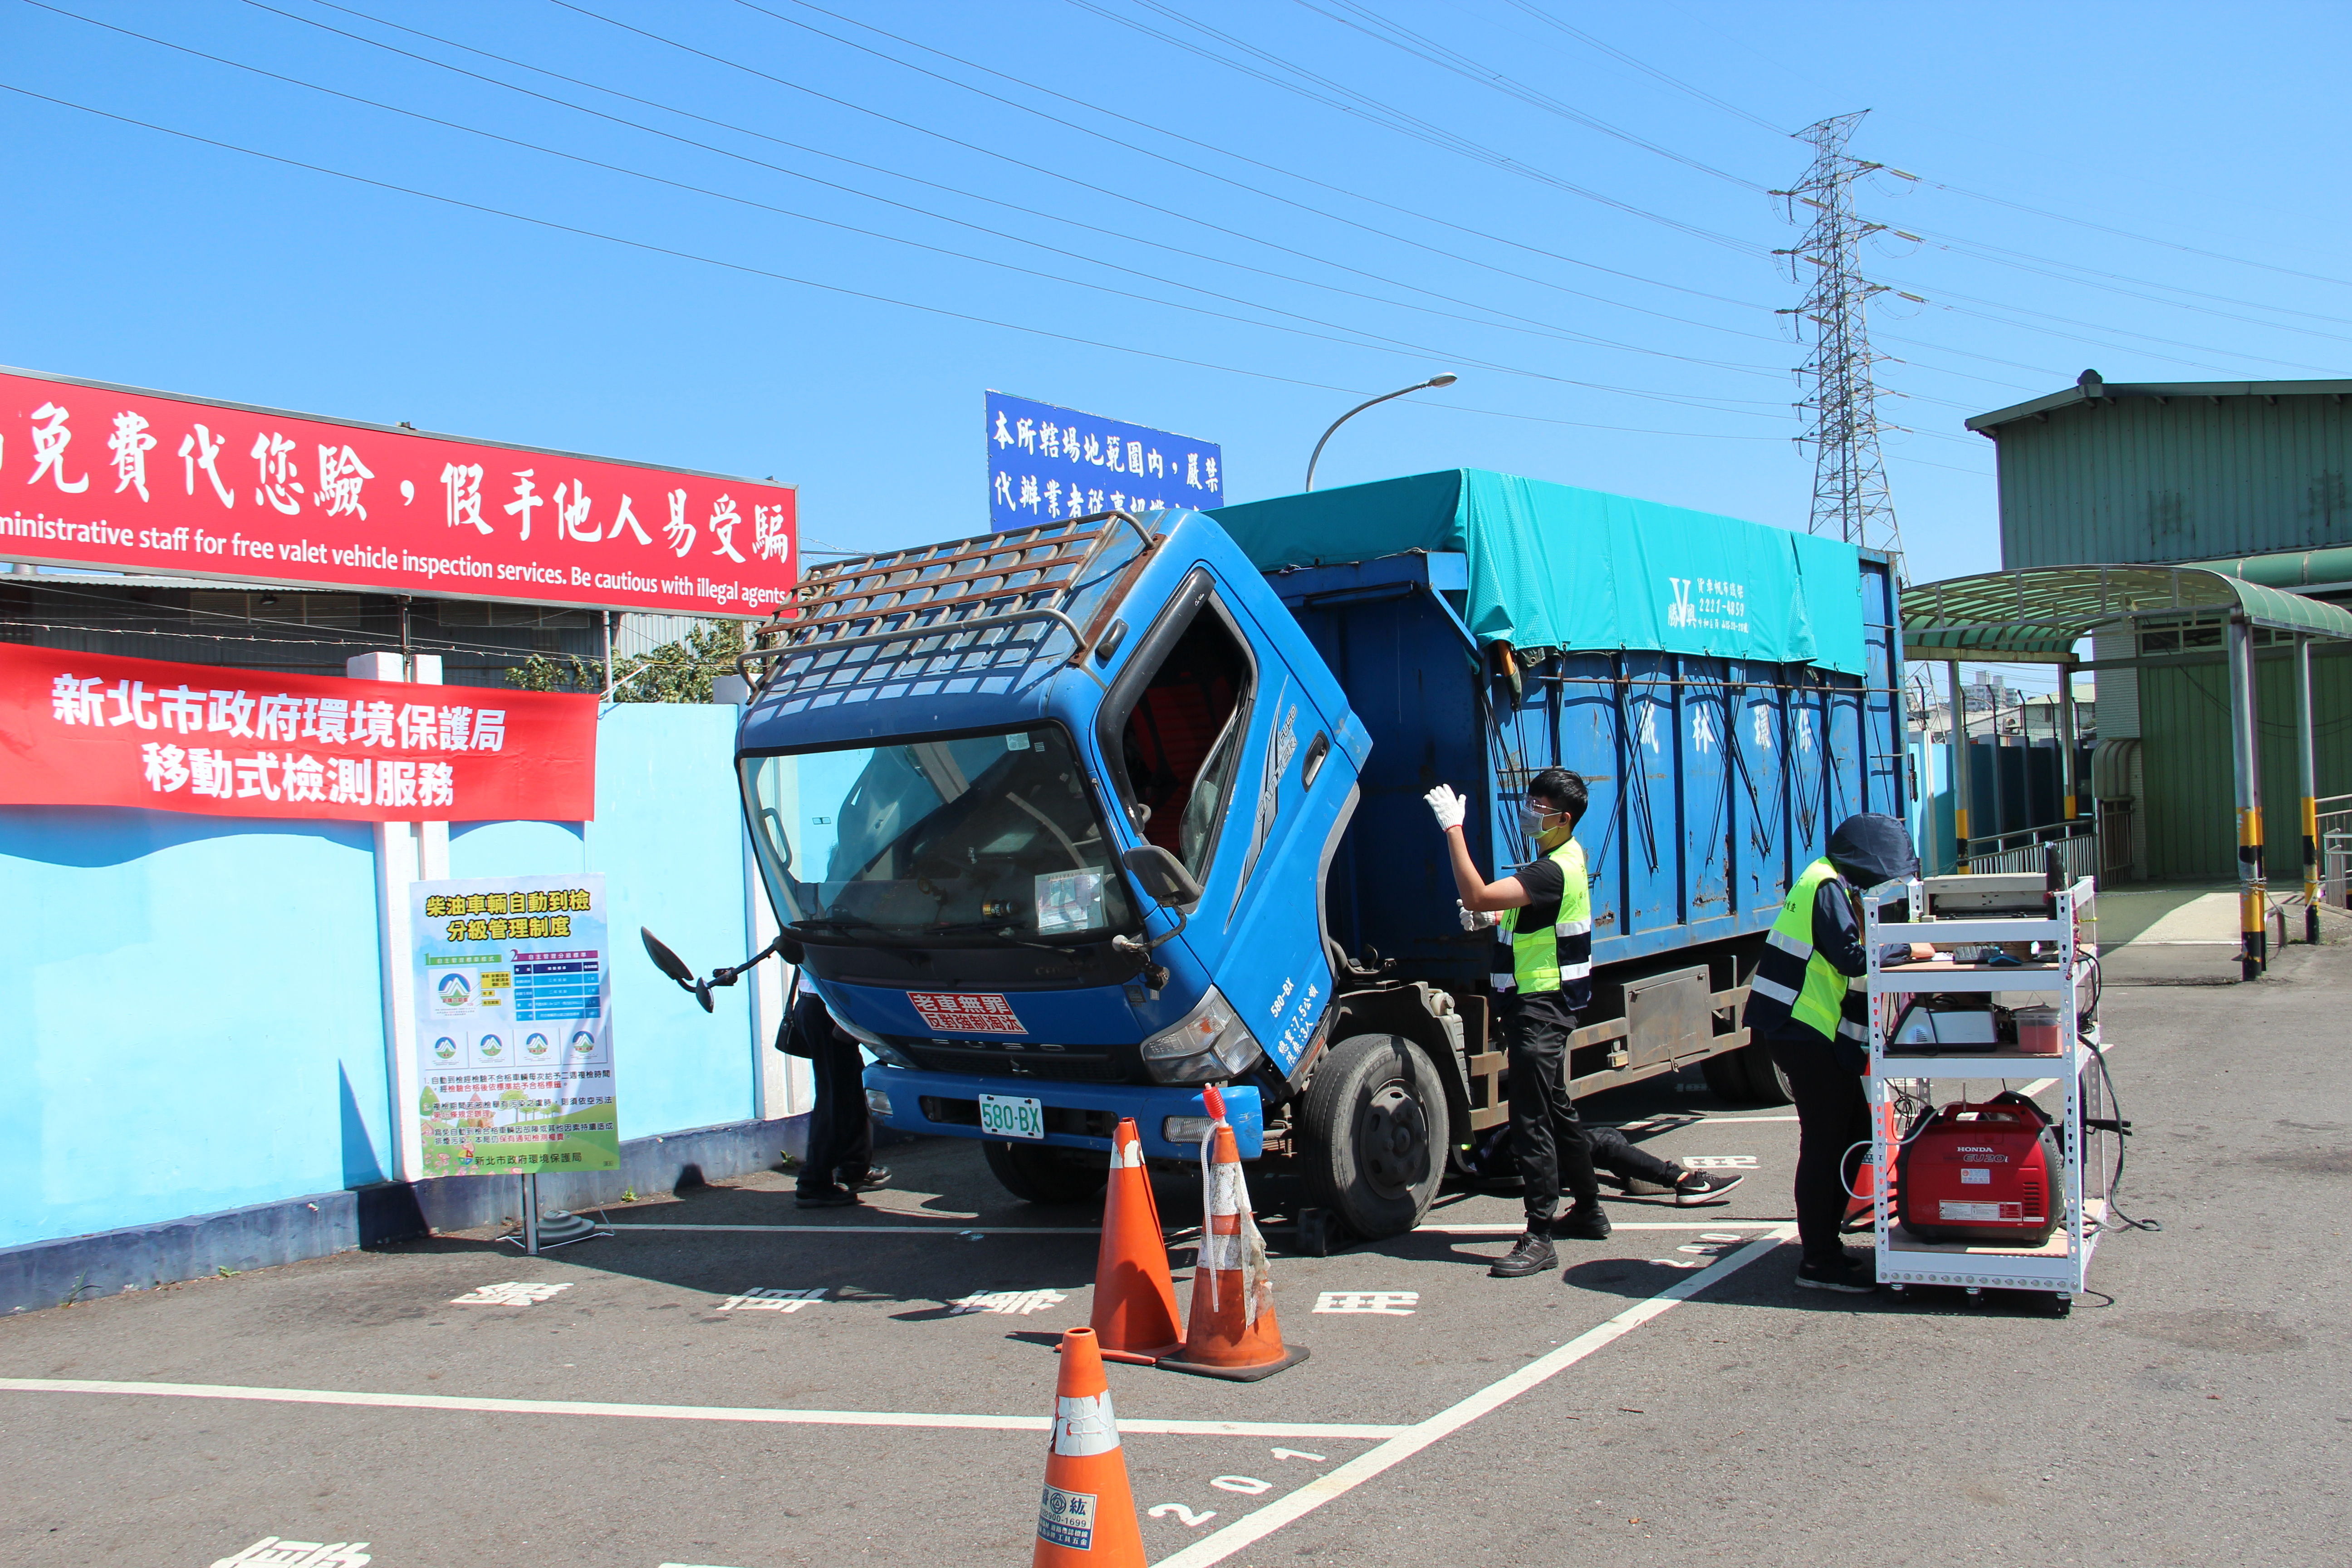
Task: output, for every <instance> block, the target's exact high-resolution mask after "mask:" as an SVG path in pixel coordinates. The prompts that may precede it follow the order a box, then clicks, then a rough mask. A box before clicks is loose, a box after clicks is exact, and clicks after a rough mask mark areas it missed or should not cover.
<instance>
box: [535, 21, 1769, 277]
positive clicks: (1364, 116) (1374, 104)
mask: <svg viewBox="0 0 2352 1568" xmlns="http://www.w3.org/2000/svg"><path fill="white" fill-rule="evenodd" d="M558 3H559V4H560V3H562V0H558ZM735 3H736V4H737V5H743V6H747V7H749V8H750V9H751V10H754V11H759V10H761V9H762V7H761V6H759V5H753V4H752V0H735ZM1135 3H1136V4H1137V5H1142V6H1144V7H1145V8H1146V9H1148V10H1150V11H1154V12H1156V13H1158V14H1159V15H1160V16H1165V17H1167V18H1168V19H1169V20H1170V21H1172V22H1177V23H1180V24H1181V25H1182V26H1187V27H1191V28H1192V29H1193V30H1194V31H1195V32H1199V33H1204V34H1206V35H1208V36H1209V37H1213V38H1215V39H1217V40H1218V41H1220V42H1222V43H1224V44H1227V45H1229V46H1231V47H1234V48H1236V49H1239V50H1241V51H1242V52H1243V53H1244V54H1247V55H1250V56H1252V57H1254V58H1257V59H1261V60H1264V61H1265V62H1267V63H1268V64H1271V65H1274V66H1276V67H1279V68H1281V69H1283V70H1286V71H1288V72H1290V73H1291V74H1292V75H1294V76H1297V77H1299V78H1301V79H1304V80H1307V81H1311V82H1315V83H1318V85H1320V86H1322V87H1324V88H1326V89H1329V90H1330V91H1333V92H1337V93H1339V94H1341V95H1343V96H1344V97H1345V98H1347V99H1350V100H1354V103H1353V104H1350V103H1341V102H1334V101H1333V100H1330V99H1328V98H1323V97H1319V96H1318V95H1317V94H1316V93H1314V92H1312V91H1310V90H1308V89H1306V88H1304V87H1301V86H1299V85H1298V84H1297V83H1296V82H1288V81H1284V80H1282V79H1279V78H1277V77H1273V76H1268V75H1267V74H1265V72H1263V71H1259V70H1254V69H1252V68H1249V67H1248V66H1245V65H1242V64H1239V63H1237V62H1235V61H1234V60H1231V59H1227V58H1224V57H1223V56H1221V55H1218V54H1216V53H1214V52H1213V51H1211V50H1208V49H1205V48H1202V47H1201V46H1199V45H1197V44H1192V43H1188V42H1187V41H1185V40H1184V39H1182V38H1180V37H1175V36H1174V35H1172V34H1169V33H1163V32H1161V31H1160V30H1159V29H1158V28H1156V27H1153V26H1149V25H1148V24H1146V23H1142V22H1139V21H1137V20H1135V19H1134V18H1133V17H1130V16H1120V15H1118V13H1117V12H1114V11H1111V10H1109V9H1108V8H1106V7H1104V6H1102V5H1097V3H1096V0H1069V4H1070V5H1075V6H1076V7H1077V8H1078V9H1080V10H1082V11H1087V12H1091V13H1093V14H1094V15H1095V16H1100V17H1102V18H1103V19H1104V20H1105V21H1109V22H1116V23H1118V25H1119V26H1123V27H1129V28H1132V29H1134V30H1135V31H1136V32H1139V33H1141V34H1143V35H1144V36H1145V37H1150V38H1157V39H1159V40H1160V42H1161V43H1164V44H1168V45H1171V46H1172V47H1176V48H1180V49H1183V50H1186V51H1187V52H1189V53H1192V54H1195V55H1198V56H1200V57H1201V58H1203V59H1206V60H1212V61H1214V62H1215V63H1216V64H1218V65H1222V66H1224V67H1226V68H1228V69H1231V70H1235V71H1239V72H1241V73H1242V74H1243V75H1244V76H1249V77H1254V78H1255V79H1258V80H1260V81H1263V82H1265V83H1266V84H1268V85H1269V86H1272V87H1277V88H1280V89H1283V90H1285V91H1286V92H1292V93H1296V94H1297V95H1298V96H1299V97H1301V98H1304V99H1306V100H1308V101H1309V102H1312V103H1319V104H1321V105H1323V106H1324V107H1325V108H1327V109H1336V110H1339V111H1340V112H1341V113H1343V114H1348V115H1351V116H1353V117H1355V118H1356V119H1359V120H1361V121H1365V122H1366V123H1368V124H1372V125H1378V126H1380V127H1381V129H1383V130H1386V131H1391V132H1397V133H1398V134H1400V135H1403V136H1409V137H1412V139H1413V140H1415V141H1418V142H1427V143H1428V144H1429V145H1431V146H1433V147H1436V148H1438V149H1439V150H1441V151H1443V152H1447V153H1454V154H1455V155H1456V156H1458V157H1462V158H1465V159H1467V160H1469V161H1470V162H1472V163H1484V164H1486V165H1487V166H1488V167H1490V168H1495V169H1499V170H1501V171H1502V172H1503V173H1505V174H1517V175H1518V176H1519V177H1520V178H1521V179H1525V180H1529V181H1532V182H1534V183H1536V184H1541V185H1548V186H1551V187H1553V188H1555V189H1558V190H1561V191H1565V192H1567V193H1568V194H1569V195H1573V196H1580V197H1582V198H1583V199H1584V200H1586V201H1589V202H1593V203H1596V204H1598V205H1601V206H1606V207H1613V208H1615V209H1616V210H1617V211H1619V212H1622V213H1625V214H1627V215H1629V216H1633V217H1638V218H1641V219H1643V220H1644V221H1646V222H1649V223H1654V224H1658V225H1660V226H1664V227H1666V228H1671V229H1675V230H1678V231H1680V232H1682V233H1684V234H1687V235H1689V236H1691V237H1694V238H1696V239H1704V240H1706V241H1708V242H1709V243H1710V244H1715V245H1720V246H1723V247H1727V248H1728V249H1731V250H1736V251H1740V252H1743V253H1745V254H1748V255H1751V256H1759V257H1760V256H1763V255H1764V254H1765V253H1766V252H1767V251H1768V250H1769V247H1767V246H1761V245H1759V244H1757V243H1756V242H1755V241H1753V240H1747V239H1741V238H1739V237H1738V236H1736V235H1728V234H1724V233H1721V232H1720V231H1718V230H1716V229H1711V228H1704V227H1701V226H1698V225H1696V224H1690V223H1685V222H1683V221H1682V220H1681V219H1680V218H1674V217H1668V216H1666V215H1664V213H1656V212H1652V211H1650V210H1649V209H1648V208H1647V207H1640V206H1635V205H1633V203H1631V202H1625V201H1620V200H1619V199H1618V198H1616V197H1615V196H1611V195H1603V194H1602V193H1601V192H1599V191H1595V190H1591V189H1590V188H1588V187H1586V186H1583V185H1579V184H1574V183H1572V182H1570V181H1568V180H1564V179H1561V178H1560V177H1559V175H1557V174H1551V173H1550V172H1549V171H1547V170H1543V169H1538V168H1537V167H1535V166H1534V165H1532V164H1529V163H1521V162H1520V161H1519V160H1518V159H1517V158H1514V157H1512V156H1511V155H1510V154H1508V153H1501V152H1497V151H1496V150H1495V149H1493V148H1491V147H1487V146H1485V145H1484V144H1482V143H1480V142H1473V141H1471V140H1470V139H1469V138H1467V137H1465V136H1462V135H1459V134H1457V133H1455V132H1450V131H1447V130H1445V129H1444V127H1442V126H1438V125H1435V124H1433V123H1432V122H1430V121H1426V120H1423V119H1421V118H1420V117H1419V116H1417V115H1410V114H1406V113H1404V112H1403V111H1402V110H1398V109H1395V108H1393V107H1392V106H1391V105H1389V104H1387V103H1385V102H1383V101H1382V100H1380V99H1379V98H1378V97H1376V96H1374V95H1371V94H1367V93H1360V92H1358V91H1356V90H1355V89H1352V88H1349V87H1347V86H1345V85H1344V84H1342V83H1339V82H1337V81H1334V80H1332V79H1330V78H1328V77H1325V76H1320V75H1318V74H1317V73H1316V72H1314V71H1310V70H1308V69H1307V68H1306V67H1304V66H1301V65H1297V64H1296V63H1295V62H1293V61H1290V60H1287V59H1285V58H1283V57H1281V56H1280V55H1277V54H1275V53H1273V52H1272V51H1270V50H1266V49H1262V48H1259V47H1256V46H1255V45H1254V44H1251V43H1248V42H1246V41H1244V39H1242V38H1240V37H1235V36H1234V35H1233V34H1231V33H1226V32H1223V31H1220V30H1219V29H1217V28H1215V27H1212V26H1209V25H1208V24H1207V23H1205V22H1202V21H1198V20H1196V19H1194V18H1192V17H1191V16H1185V15H1183V14H1182V13H1181V12H1180V11H1176V10H1174V9H1172V8H1171V7H1169V6H1167V5H1160V4H1158V3H1157V0H1135ZM793 4H794V5H800V6H802V7H803V8H804V9H806V10H811V11H815V12H817V13H818V14H819V15H821V16H835V13H834V12H830V11H826V10H824V7H822V6H819V5H813V4H811V3H810V0H793ZM764 14H766V15H769V16H774V15H775V13H773V12H766V13H764ZM837 19H838V20H843V21H846V20H848V18H846V17H837ZM778 20H780V21H785V20H790V18H786V17H778ZM793 26H808V25H807V24H806V23H804V22H794V23H793ZM872 30H875V31H879V29H872ZM809 31H811V32H813V33H816V34H817V35H818V36H819V37H828V38H835V42H843V43H845V42H847V40H845V39H841V38H838V37H835V35H834V34H831V33H827V32H824V29H822V28H818V27H810V28H809ZM851 47H861V46H857V45H852V46H851ZM869 52H873V51H869ZM881 58H884V59H888V58H890V57H889V56H887V55H884V56H881ZM898 63H899V64H901V65H903V64H905V63H906V62H904V61H899V62H898ZM913 69H919V67H913ZM927 74H928V73H927ZM958 85H962V84H961V83H959V84H958ZM1356 105H1360V106H1361V107H1357V106H1356Z"/></svg>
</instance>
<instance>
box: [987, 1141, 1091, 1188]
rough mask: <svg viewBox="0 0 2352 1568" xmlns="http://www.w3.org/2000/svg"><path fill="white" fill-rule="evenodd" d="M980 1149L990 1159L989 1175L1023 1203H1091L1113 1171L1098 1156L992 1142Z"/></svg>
mask: <svg viewBox="0 0 2352 1568" xmlns="http://www.w3.org/2000/svg"><path fill="white" fill-rule="evenodd" d="M980 1148H981V1152H982V1153H983V1154H985V1155H986V1156H987V1157H988V1173H989V1174H990V1175H992V1176H994V1177H995V1178H996V1180H997V1182H998V1183H999V1184H1001V1185H1002V1186H1003V1188H1004V1190H1005V1191H1006V1192H1008V1193H1011V1194H1013V1196H1014V1197H1016V1198H1019V1199H1021V1200H1022V1201H1023V1202H1024V1203H1032V1204H1084V1203H1092V1202H1093V1201H1094V1199H1095V1195H1096V1194H1098V1193H1100V1192H1101V1191H1102V1189H1103V1184H1104V1183H1105V1182H1106V1181H1108V1180H1109V1179H1110V1168H1109V1166H1108V1165H1107V1164H1105V1163H1103V1160H1102V1157H1101V1156H1100V1155H1098V1154H1087V1153H1085V1152H1077V1151H1073V1150H1067V1149H1055V1148H1054V1147H1052V1146H1050V1145H1047V1144H1039V1143H1002V1142H996V1141H994V1140H993V1139H991V1140H988V1141H985V1142H982V1144H981V1146H980Z"/></svg>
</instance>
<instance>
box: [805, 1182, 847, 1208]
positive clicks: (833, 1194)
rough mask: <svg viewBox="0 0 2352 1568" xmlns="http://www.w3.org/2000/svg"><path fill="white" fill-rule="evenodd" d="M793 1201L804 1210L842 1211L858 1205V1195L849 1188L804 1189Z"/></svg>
mask: <svg viewBox="0 0 2352 1568" xmlns="http://www.w3.org/2000/svg"><path fill="white" fill-rule="evenodd" d="M793 1202H794V1203H795V1204H798V1205H800V1206H801V1207H802V1208H804V1209H842V1208H852V1207H855V1206H856V1203H857V1194H856V1193H853V1192H851V1191H850V1190H849V1189H848V1188H847V1187H816V1188H813V1189H812V1188H807V1187H803V1188H802V1189H801V1190H800V1191H799V1192H798V1193H796V1194H793Z"/></svg>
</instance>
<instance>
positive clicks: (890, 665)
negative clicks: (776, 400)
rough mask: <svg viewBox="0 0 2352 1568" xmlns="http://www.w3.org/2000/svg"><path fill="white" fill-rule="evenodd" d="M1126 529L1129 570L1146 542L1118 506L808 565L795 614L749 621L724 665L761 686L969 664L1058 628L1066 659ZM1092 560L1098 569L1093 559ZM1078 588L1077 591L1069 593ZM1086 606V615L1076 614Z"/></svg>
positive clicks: (970, 669) (1079, 639) (991, 663)
mask: <svg viewBox="0 0 2352 1568" xmlns="http://www.w3.org/2000/svg"><path fill="white" fill-rule="evenodd" d="M1122 524H1123V525H1124V526H1125V529H1132V530H1133V531H1134V533H1135V536H1136V538H1137V540H1138V541H1139V548H1138V549H1137V550H1136V551H1135V552H1134V553H1133V555H1132V556H1131V557H1130V558H1129V560H1128V561H1127V562H1125V563H1124V564H1125V568H1126V569H1125V571H1123V572H1120V573H1118V575H1119V576H1120V577H1122V578H1123V577H1126V576H1128V575H1130V574H1132V573H1133V571H1134V570H1135V569H1136V568H1137V567H1139V565H1140V564H1141V563H1142V562H1143V561H1144V560H1145V559H1146V558H1147V557H1148V556H1149V555H1150V552H1151V548H1152V546H1153V545H1154V544H1155V543H1157V542H1158V536H1157V535H1155V534H1153V533H1152V532H1151V531H1150V530H1149V529H1147V528H1146V527H1145V526H1144V525H1143V524H1142V523H1141V522H1140V521H1138V520H1137V519H1136V518H1135V517H1134V516H1132V515H1131V514H1129V513H1128V512H1125V511H1108V512H1098V513H1096V514H1095V515H1093V516H1090V517H1081V518H1072V519H1068V520H1066V521H1060V522H1049V523H1041V524H1038V525H1037V526H1035V527H1033V528H1015V529H1008V530H1006V531H1003V532H1002V533H992V534H985V535H982V537H980V538H977V539H961V540H951V541H950V542H947V543H944V544H923V545H917V546H914V547H913V548H911V549H907V550H893V551H886V552H882V553H880V554H876V555H865V556H859V557H856V559H853V560H848V561H837V562H834V563H829V564H827V565H824V566H818V567H814V568H812V569H811V570H810V571H809V573H808V574H807V575H806V576H804V577H803V579H802V580H801V585H800V591H799V593H798V595H797V596H796V598H795V601H794V604H795V608H796V610H797V612H798V613H797V615H796V616H795V617H794V618H793V619H790V620H782V619H780V620H775V621H771V622H769V623H767V624H766V625H764V626H761V627H760V628H758V630H757V631H756V632H755V633H754V634H753V637H752V645H751V647H750V648H749V649H747V650H746V651H745V652H744V653H742V654H741V655H740V656H739V657H738V658H737V659H736V661H735V663H736V668H737V669H738V670H740V671H741V672H742V673H743V674H744V675H745V676H747V677H753V667H754V666H761V667H763V668H762V669H761V673H760V674H759V675H758V676H756V677H753V679H754V680H755V683H757V684H759V685H761V686H762V687H767V686H772V685H785V684H789V685H794V686H803V687H808V688H820V687H831V686H851V685H858V684H862V683H864V682H866V681H871V680H880V679H919V678H922V677H925V676H931V677H937V676H943V675H971V674H975V673H980V672H983V671H1001V670H1003V669H1004V668H1009V667H1018V666H1023V665H1026V664H1029V663H1031V662H1033V661H1034V660H1036V659H1037V658H1040V657H1042V656H1043V655H1044V654H1045V651H1046V647H1047V645H1048V643H1049V642H1050V641H1051V640H1052V639H1053V638H1054V637H1055V636H1056V635H1057V634H1059V633H1067V634H1068V636H1069V639H1070V647H1069V652H1068V655H1067V660H1068V662H1070V663H1073V664H1075V663H1076V662H1077V661H1078V660H1079V659H1080V658H1084V657H1085V654H1086V650H1087V648H1088V647H1091V646H1092V645H1093V642H1094V640H1095V638H1097V637H1099V636H1100V635H1101V633H1102V629H1103V627H1102V625H1101V624H1100V623H1101V622H1102V621H1103V619H1104V617H1105V616H1107V615H1108V610H1109V608H1110V607H1111V606H1112V605H1115V604H1116V603H1117V602H1118V595H1117V594H1115V593H1109V592H1097V591H1095V590H1099V589H1104V588H1108V586H1109V585H1110V584H1109V582H1108V576H1109V569H1110V567H1111V564H1112V563H1111V561H1110V559H1109V558H1110V557H1111V556H1112V555H1113V554H1114V551H1113V542H1114V541H1116V540H1119V539H1121V538H1123V537H1124V530H1123V529H1122V527H1121V526H1120V525H1122ZM1098 568H1099V570H1098ZM1080 599H1084V600H1086V601H1087V603H1084V604H1079V603H1075V602H1074V601H1077V600H1080ZM1089 609H1091V610H1093V611H1095V612H1096V613H1095V615H1094V616H1093V622H1094V624H1091V625H1087V626H1081V625H1080V624H1079V623H1078V620H1077V619H1076V616H1075V615H1074V614H1073V612H1074V611H1076V613H1077V614H1084V613H1086V612H1087V610H1089Z"/></svg>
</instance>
